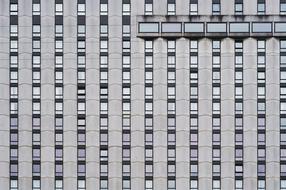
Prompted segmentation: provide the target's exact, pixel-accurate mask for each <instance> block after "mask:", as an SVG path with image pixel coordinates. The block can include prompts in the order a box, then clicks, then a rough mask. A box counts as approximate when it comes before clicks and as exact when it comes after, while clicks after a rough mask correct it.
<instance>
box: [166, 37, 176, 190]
mask: <svg viewBox="0 0 286 190" xmlns="http://www.w3.org/2000/svg"><path fill="white" fill-rule="evenodd" d="M167 57H168V58H167V72H168V73H167V95H168V98H167V117H168V121H167V125H168V126H167V147H168V148H167V151H168V152H167V154H168V155H167V162H168V164H167V178H168V190H175V189H176V41H175V40H168V44H167Z"/></svg>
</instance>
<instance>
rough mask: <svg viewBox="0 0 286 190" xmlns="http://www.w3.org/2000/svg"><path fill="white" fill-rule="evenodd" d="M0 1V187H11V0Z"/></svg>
mask: <svg viewBox="0 0 286 190" xmlns="http://www.w3.org/2000/svg"><path fill="white" fill-rule="evenodd" d="M0 3H1V7H0V12H1V16H0V25H1V30H0V44H2V45H1V46H0V61H1V66H0V76H1V77H0V89H1V90H0V97H1V98H0V126H1V128H0V139H1V140H0V152H1V154H0V168H2V169H1V171H0V187H2V188H3V189H9V176H10V174H9V161H10V158H9V145H10V142H9V130H10V121H9V114H10V110H9V107H10V106H9V99H10V89H9V83H10V81H9V78H10V77H9V64H10V62H9V46H10V45H9V43H10V42H9V38H8V36H10V34H9V19H8V18H9V0H1V1H0Z"/></svg>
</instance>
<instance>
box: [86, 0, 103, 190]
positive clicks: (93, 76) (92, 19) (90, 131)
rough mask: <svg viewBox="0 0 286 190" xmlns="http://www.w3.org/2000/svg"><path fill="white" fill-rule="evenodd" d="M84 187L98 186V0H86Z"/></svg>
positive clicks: (95, 187)
mask: <svg viewBox="0 0 286 190" xmlns="http://www.w3.org/2000/svg"><path fill="white" fill-rule="evenodd" d="M86 4H87V5H88V6H86V25H87V27H86V145H87V146H86V176H87V178H86V189H88V190H89V189H90V190H91V189H98V187H99V162H100V161H99V140H100V139H99V93H100V92H99V72H100V71H99V65H100V59H99V8H100V7H99V0H86Z"/></svg>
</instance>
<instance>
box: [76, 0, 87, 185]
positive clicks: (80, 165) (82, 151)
mask: <svg viewBox="0 0 286 190" xmlns="http://www.w3.org/2000/svg"><path fill="white" fill-rule="evenodd" d="M85 12H86V4H85V0H78V1H77V189H78V190H85V189H86V81H85V77H86V69H85V65H86V49H85V46H86V29H85V27H86V23H85V22H86V17H85Z"/></svg>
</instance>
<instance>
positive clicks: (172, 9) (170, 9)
mask: <svg viewBox="0 0 286 190" xmlns="http://www.w3.org/2000/svg"><path fill="white" fill-rule="evenodd" d="M167 2H168V3H167V15H175V14H176V0H167Z"/></svg>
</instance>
